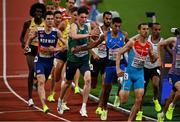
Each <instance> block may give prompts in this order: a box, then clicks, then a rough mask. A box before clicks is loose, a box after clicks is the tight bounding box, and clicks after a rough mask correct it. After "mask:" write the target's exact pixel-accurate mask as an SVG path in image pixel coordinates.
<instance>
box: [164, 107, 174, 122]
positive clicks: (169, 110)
mask: <svg viewBox="0 0 180 122" xmlns="http://www.w3.org/2000/svg"><path fill="white" fill-rule="evenodd" d="M173 111H174V107H172V106H171V105H170V106H169V107H168V110H167V112H166V118H167V119H168V120H172V117H173Z"/></svg>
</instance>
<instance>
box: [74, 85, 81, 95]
mask: <svg viewBox="0 0 180 122" xmlns="http://www.w3.org/2000/svg"><path fill="white" fill-rule="evenodd" d="M74 93H75V94H78V93H80V89H79V87H78V86H76V87H75V88H74Z"/></svg>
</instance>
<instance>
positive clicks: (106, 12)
mask: <svg viewBox="0 0 180 122" xmlns="http://www.w3.org/2000/svg"><path fill="white" fill-rule="evenodd" d="M106 14H108V15H111V16H112V13H111V12H109V11H105V12H104V13H103V18H104V16H105V15H106Z"/></svg>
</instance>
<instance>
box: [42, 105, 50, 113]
mask: <svg viewBox="0 0 180 122" xmlns="http://www.w3.org/2000/svg"><path fill="white" fill-rule="evenodd" d="M43 112H44V113H48V112H49V108H48V106H47V105H43Z"/></svg>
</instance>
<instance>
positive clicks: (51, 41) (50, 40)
mask: <svg viewBox="0 0 180 122" xmlns="http://www.w3.org/2000/svg"><path fill="white" fill-rule="evenodd" d="M57 31H58V30H57V29H56V28H52V31H51V33H49V34H47V33H46V32H45V29H44V27H39V28H38V39H39V45H38V57H42V58H52V57H53V56H54V55H53V53H52V52H48V51H43V50H41V48H43V47H50V46H53V47H56V43H57V40H58V37H57Z"/></svg>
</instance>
